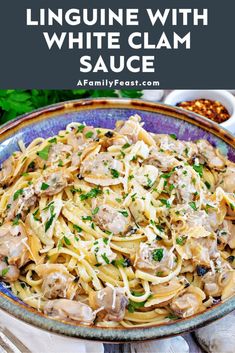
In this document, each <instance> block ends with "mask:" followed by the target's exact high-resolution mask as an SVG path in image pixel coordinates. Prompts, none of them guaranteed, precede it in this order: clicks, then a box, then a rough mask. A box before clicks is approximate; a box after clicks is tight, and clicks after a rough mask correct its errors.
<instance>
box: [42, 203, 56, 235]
mask: <svg viewBox="0 0 235 353" xmlns="http://www.w3.org/2000/svg"><path fill="white" fill-rule="evenodd" d="M47 207H48V208H50V213H51V217H50V218H49V220H48V221H47V222H46V224H45V232H47V231H48V229H49V228H50V227H51V225H52V223H53V220H54V218H55V216H56V214H55V213H53V212H54V209H55V206H54V202H51V203H50V204H49V205H48V206H47Z"/></svg>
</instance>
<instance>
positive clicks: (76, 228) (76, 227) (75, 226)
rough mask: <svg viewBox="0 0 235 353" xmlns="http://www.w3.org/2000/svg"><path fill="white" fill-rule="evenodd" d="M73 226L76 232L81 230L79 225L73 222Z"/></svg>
mask: <svg viewBox="0 0 235 353" xmlns="http://www.w3.org/2000/svg"><path fill="white" fill-rule="evenodd" d="M73 228H74V229H75V230H76V231H77V232H78V233H80V232H82V228H81V227H79V226H77V225H76V224H73Z"/></svg>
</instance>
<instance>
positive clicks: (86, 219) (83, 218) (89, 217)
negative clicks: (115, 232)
mask: <svg viewBox="0 0 235 353" xmlns="http://www.w3.org/2000/svg"><path fill="white" fill-rule="evenodd" d="M82 220H83V221H92V218H91V216H82Z"/></svg>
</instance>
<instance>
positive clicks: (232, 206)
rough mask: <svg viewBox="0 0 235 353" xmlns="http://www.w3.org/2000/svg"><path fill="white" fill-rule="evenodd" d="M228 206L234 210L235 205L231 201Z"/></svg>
mask: <svg viewBox="0 0 235 353" xmlns="http://www.w3.org/2000/svg"><path fill="white" fill-rule="evenodd" d="M229 206H230V208H231V210H232V211H234V210H235V206H234V204H233V203H231V202H230V204H229Z"/></svg>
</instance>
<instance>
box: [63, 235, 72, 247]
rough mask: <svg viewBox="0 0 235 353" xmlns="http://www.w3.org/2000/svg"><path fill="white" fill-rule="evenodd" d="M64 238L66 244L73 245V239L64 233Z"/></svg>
mask: <svg viewBox="0 0 235 353" xmlns="http://www.w3.org/2000/svg"><path fill="white" fill-rule="evenodd" d="M63 239H64V242H65V244H66V245H71V241H70V240H69V238H67V237H66V236H65V235H64V238H63Z"/></svg>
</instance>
